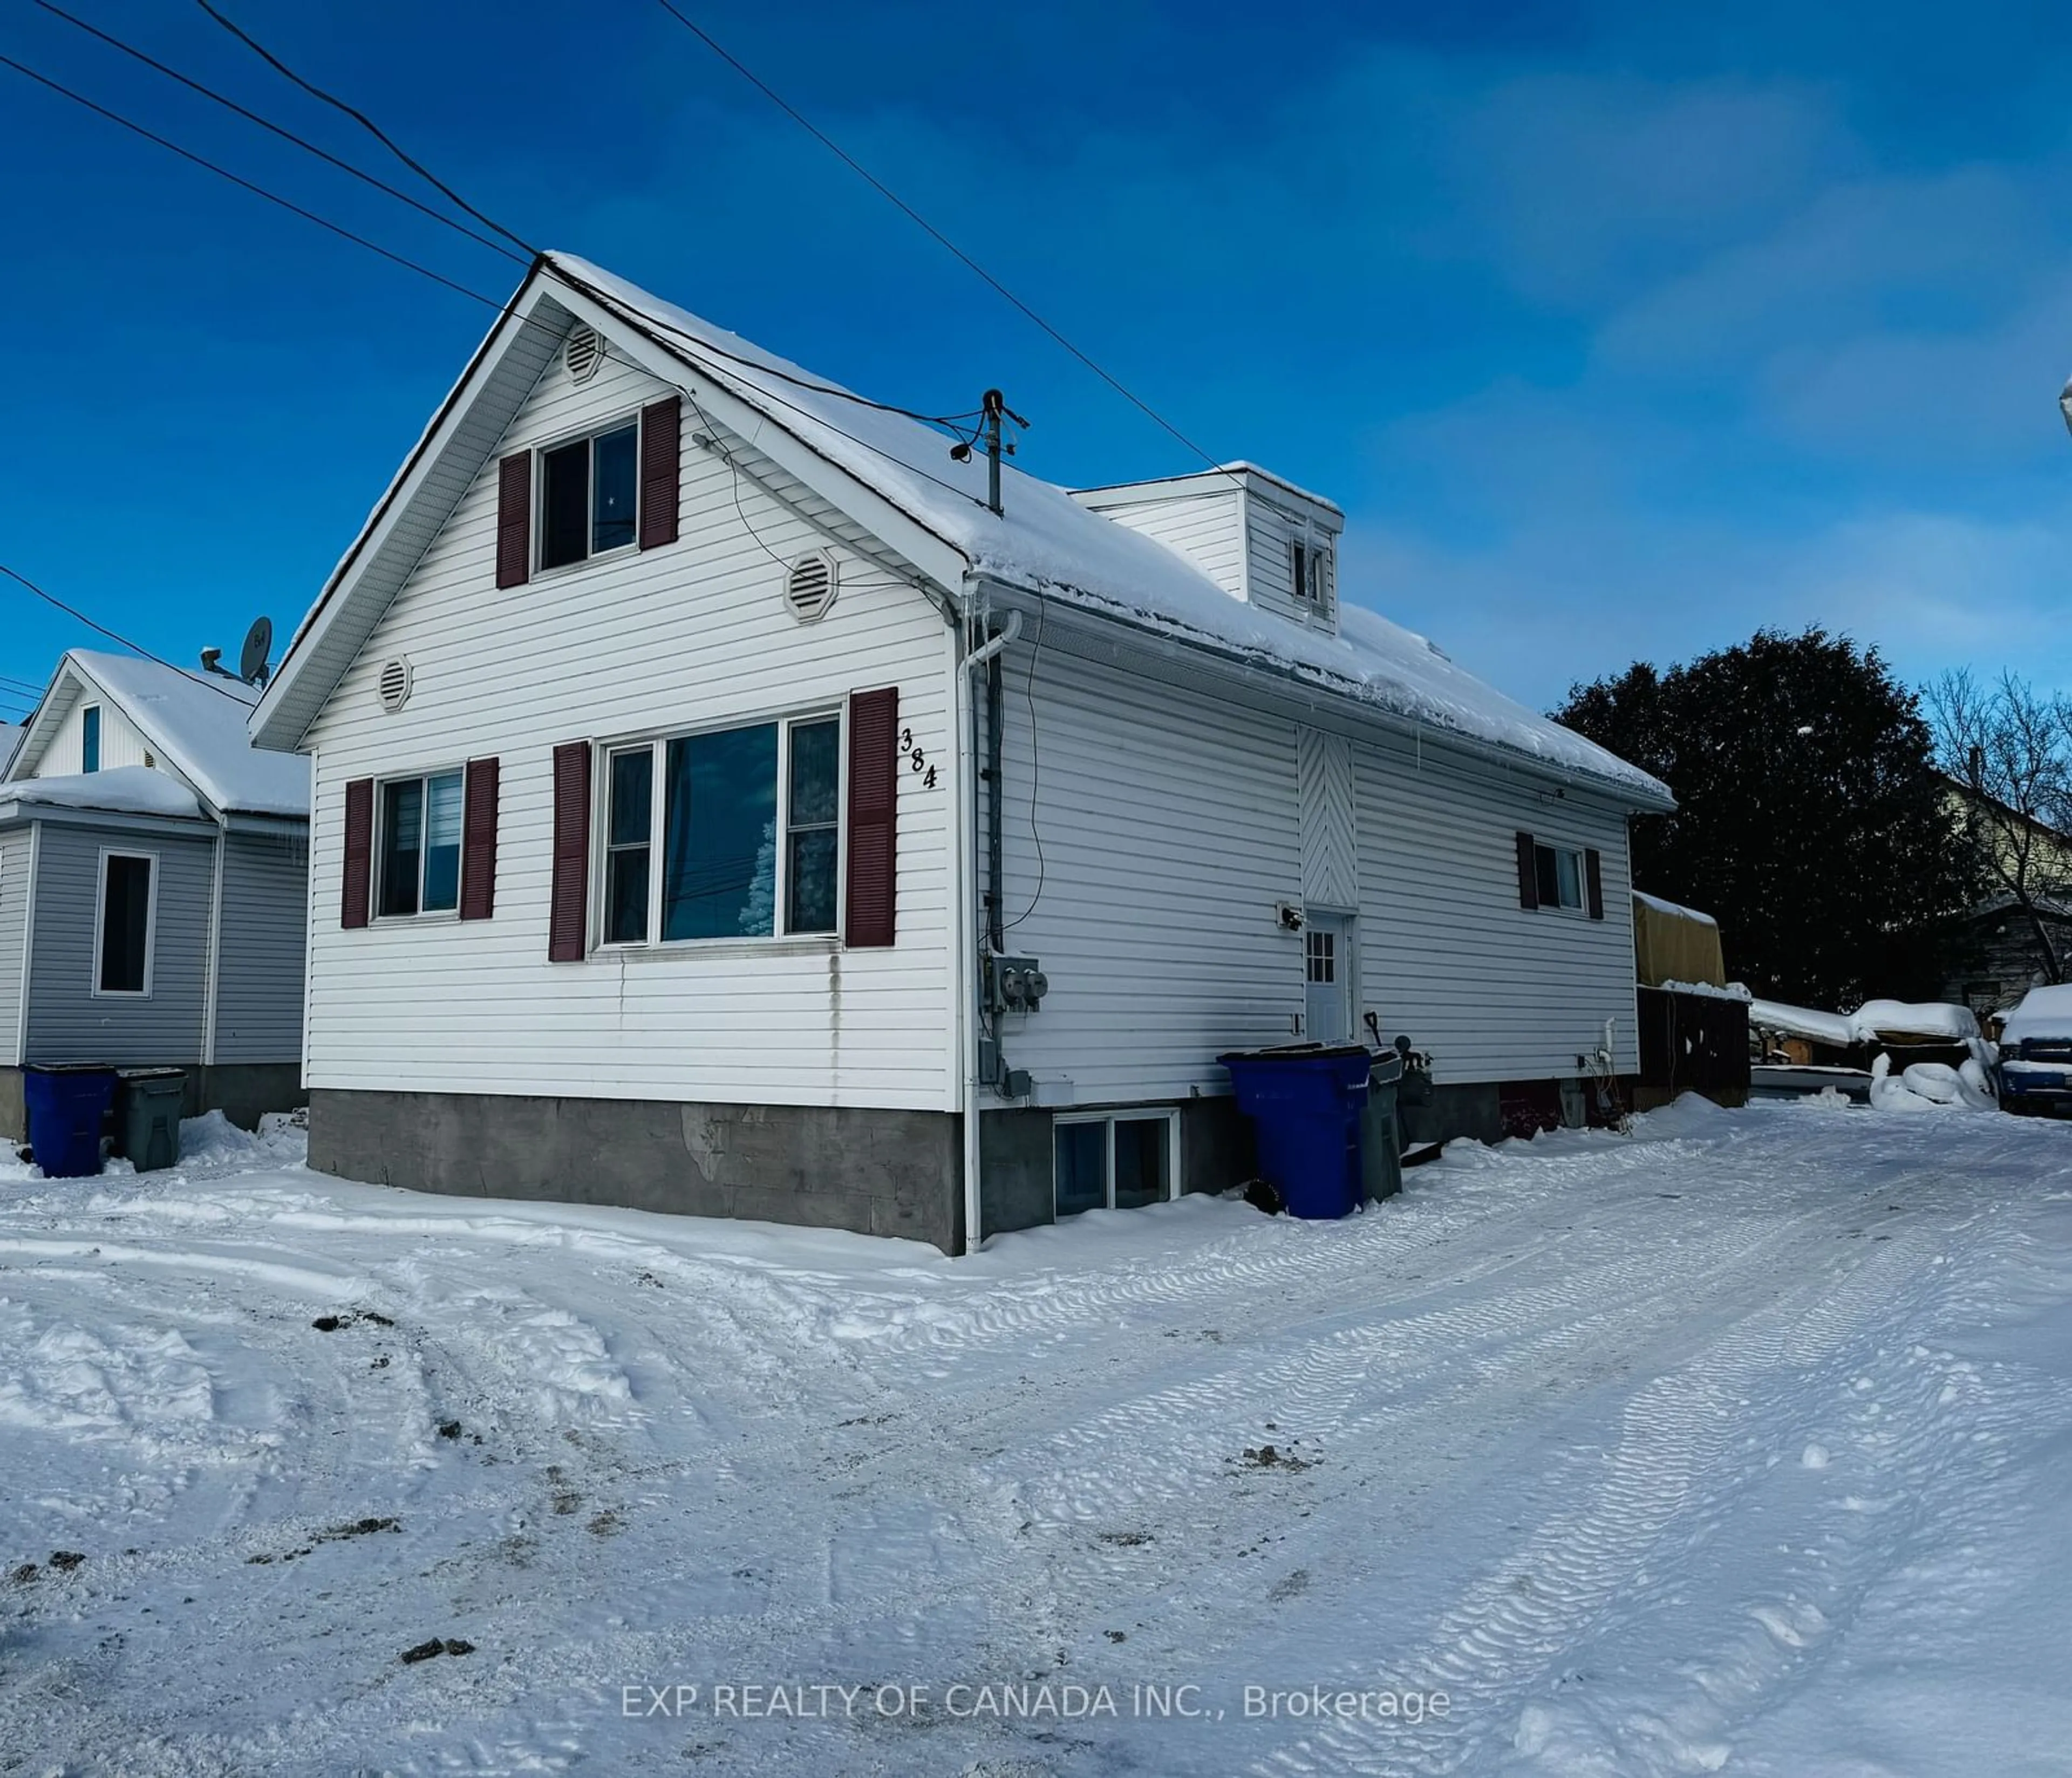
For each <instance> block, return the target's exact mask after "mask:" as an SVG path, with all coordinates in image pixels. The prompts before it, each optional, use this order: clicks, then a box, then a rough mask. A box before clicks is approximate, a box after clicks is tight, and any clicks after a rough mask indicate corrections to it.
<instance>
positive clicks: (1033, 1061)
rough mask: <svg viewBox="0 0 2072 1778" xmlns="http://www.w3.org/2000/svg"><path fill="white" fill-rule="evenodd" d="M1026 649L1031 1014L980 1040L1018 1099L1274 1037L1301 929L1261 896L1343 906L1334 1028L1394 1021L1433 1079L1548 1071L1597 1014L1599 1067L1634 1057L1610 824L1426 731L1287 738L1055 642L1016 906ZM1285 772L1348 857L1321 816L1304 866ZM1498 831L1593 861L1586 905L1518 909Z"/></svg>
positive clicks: (1386, 1033) (1167, 1072) (1041, 673)
mask: <svg viewBox="0 0 2072 1778" xmlns="http://www.w3.org/2000/svg"><path fill="white" fill-rule="evenodd" d="M1006 660H1007V663H1008V670H1007V674H1006V701H1005V710H1006V713H1007V718H1008V720H1007V730H1006V746H1005V758H1004V763H1005V784H1006V800H1005V822H1004V830H1003V835H1002V839H1003V845H1004V849H1005V861H1006V879H1007V881H1006V890H1005V917H1006V920H1007V921H1008V922H1009V928H1008V931H1007V933H1006V945H1007V949H1008V950H1009V952H1011V953H1014V954H1016V955H1028V956H1034V957H1037V958H1038V960H1039V961H1041V963H1042V967H1043V970H1044V973H1045V974H1046V976H1047V977H1049V979H1050V993H1049V994H1048V995H1047V996H1046V998H1045V999H1044V1001H1043V1003H1042V1006H1041V1008H1040V1009H1039V1010H1037V1011H1035V1012H1034V1013H1029V1014H1021V1013H1009V1014H1006V1015H1003V1016H1002V1017H1001V1020H1000V1036H1001V1043H1002V1045H1003V1047H1004V1048H1005V1052H1006V1056H1007V1060H1008V1061H1009V1064H1011V1065H1012V1066H1013V1067H1015V1068H1026V1069H1027V1070H1029V1071H1030V1073H1031V1074H1032V1076H1034V1081H1035V1084H1036V1086H1037V1089H1038V1096H1039V1097H1046V1098H1047V1099H1048V1101H1049V1102H1053V1103H1058V1104H1060V1105H1103V1104H1108V1105H1114V1104H1127V1103H1129V1102H1132V1101H1154V1100H1158V1099H1172V1098H1175V1097H1186V1096H1187V1095H1188V1094H1189V1093H1190V1092H1192V1091H1194V1090H1197V1089H1198V1090H1199V1091H1200V1092H1202V1093H1223V1092H1227V1090H1228V1089H1229V1080H1228V1076H1227V1074H1226V1073H1225V1072H1224V1070H1223V1068H1220V1067H1219V1066H1218V1065H1217V1064H1216V1060H1215V1058H1216V1056H1218V1055H1219V1053H1221V1052H1224V1051H1227V1050H1231V1049H1236V1048H1244V1047H1252V1046H1255V1045H1264V1044H1271V1043H1289V1042H1292V1041H1295V1040H1297V1030H1296V1026H1295V1019H1296V1017H1297V1015H1301V1013H1302V1012H1303V1010H1304V1007H1305V987H1306V982H1305V973H1306V971H1305V945H1304V939H1303V936H1302V935H1301V934H1300V933H1296V932H1286V931H1284V930H1282V929H1281V927H1280V925H1279V924H1278V923H1277V922H1276V919H1275V908H1276V903H1281V902H1287V903H1297V904H1299V903H1301V902H1303V901H1304V900H1305V898H1309V897H1315V896H1316V893H1317V891H1319V890H1322V891H1326V892H1327V893H1329V894H1330V896H1331V897H1332V898H1333V899H1334V900H1336V899H1338V898H1339V897H1343V901H1342V905H1343V906H1344V907H1345V908H1346V910H1347V911H1348V912H1355V913H1356V914H1357V916H1358V922H1359V924H1358V933H1357V940H1356V942H1355V943H1353V945H1352V946H1351V949H1352V951H1353V953H1354V956H1353V962H1354V965H1355V967H1356V969H1357V970H1358V979H1357V981H1356V982H1355V985H1354V986H1355V990H1356V991H1355V996H1354V1001H1353V1009H1352V1010H1353V1015H1354V1019H1355V1030H1354V1035H1355V1038H1356V1039H1365V1038H1366V1035H1367V1033H1366V1031H1365V1029H1364V1025H1363V1023H1362V1015H1363V1014H1364V1013H1365V1012H1366V1011H1367V1010H1370V1009H1371V1010H1373V1011H1374V1012H1375V1015H1376V1017H1377V1019H1378V1020H1379V1023H1380V1025H1381V1030H1382V1036H1383V1040H1384V1042H1385V1041H1387V1039H1391V1038H1393V1037H1394V1036H1395V1035H1396V1033H1397V1032H1398V1031H1404V1032H1407V1033H1408V1035H1410V1037H1411V1038H1412V1040H1413V1041H1414V1042H1415V1043H1416V1044H1417V1045H1418V1046H1419V1047H1421V1048H1428V1049H1430V1050H1432V1051H1433V1052H1434V1053H1435V1055H1436V1056H1437V1077H1438V1078H1439V1079H1440V1080H1441V1081H1445V1082H1464V1081H1494V1080H1547V1079H1553V1078H1560V1077H1564V1076H1573V1075H1574V1074H1576V1073H1577V1072H1578V1070H1577V1064H1576V1058H1577V1056H1578V1055H1579V1054H1584V1053H1587V1052H1590V1051H1592V1050H1594V1049H1595V1048H1596V1047H1597V1045H1598V1044H1599V1043H1601V1042H1602V1041H1603V1039H1604V1023H1605V1019H1608V1018H1609V1019H1614V1020H1615V1021H1616V1022H1617V1023H1616V1027H1615V1046H1616V1050H1617V1054H1618V1064H1619V1066H1620V1067H1621V1068H1626V1069H1630V1068H1633V1067H1634V1066H1635V1065H1637V1064H1636V1060H1635V1056H1636V1050H1635V1043H1634V971H1633V940H1632V928H1631V914H1630V898H1629V896H1628V894H1627V856H1626V827H1625V818H1624V816H1623V814H1622V813H1621V812H1619V811H1618V810H1616V809H1612V808H1610V807H1609V806H1608V805H1599V804H1597V803H1596V802H1594V801H1592V800H1591V799H1590V798H1589V797H1588V796H1585V795H1584V794H1582V793H1581V792H1576V791H1571V792H1568V794H1567V795H1565V796H1557V795H1556V793H1555V792H1554V790H1553V788H1552V786H1550V785H1548V784H1546V783H1545V782H1544V780H1538V779H1534V778H1530V777H1527V776H1524V775H1523V774H1515V775H1514V774H1510V773H1507V772H1503V768H1500V767H1496V766H1492V765H1487V764H1483V763H1470V762H1468V761H1466V760H1464V759H1460V758H1459V757H1458V756H1457V755H1449V754H1445V753H1442V752H1441V751H1438V750H1437V748H1435V747H1433V745H1432V744H1430V743H1426V744H1425V745H1424V747H1423V748H1422V756H1423V758H1422V764H1421V766H1420V763H1419V750H1418V749H1417V748H1416V747H1414V746H1413V745H1412V743H1409V742H1408V741H1407V740H1406V741H1403V742H1400V743H1399V742H1396V741H1394V740H1393V739H1391V740H1389V741H1386V742H1365V741H1360V742H1347V741H1345V740H1343V739H1340V738H1339V737H1337V736H1334V735H1331V734H1329V733H1317V734H1314V735H1312V736H1311V737H1310V738H1309V739H1308V740H1306V741H1305V740H1303V739H1301V731H1300V729H1299V728H1298V726H1297V724H1296V723H1295V722H1293V721H1284V720H1281V719H1278V718H1272V717H1270V716H1267V715H1264V714H1256V713H1254V712H1252V711H1250V710H1245V709H1243V708H1241V707H1239V706H1235V705H1232V704H1230V703H1227V702H1221V701H1219V700H1217V699H1215V698H1212V697H1210V696H1207V695H1205V694H1198V693H1194V692H1190V691H1184V690H1181V689H1174V688H1167V687H1161V686H1160V685H1156V684H1154V683H1153V682H1151V681H1148V680H1145V679H1141V678H1137V677H1129V676H1127V675H1125V674H1124V673H1120V671H1118V670H1116V669H1112V668H1108V667H1106V666H1102V665H1095V664H1093V663H1091V662H1087V661H1083V660H1082V659H1080V658H1079V657H1078V656H1073V655H1068V654H1066V653H1064V652H1063V651H1062V649H1060V648H1057V647H1055V646H1053V647H1050V648H1046V649H1045V650H1044V651H1043V652H1042V653H1041V654H1040V655H1039V656H1038V657H1037V670H1036V721H1037V726H1038V734H1039V735H1040V737H1041V741H1042V773H1041V777H1040V788H1039V792H1038V801H1037V807H1036V816H1037V822H1038V830H1039V832H1040V835H1041V839H1042V863H1041V866H1040V875H1041V880H1042V895H1041V898H1040V899H1038V901H1037V903H1036V906H1035V909H1034V912H1030V913H1028V914H1027V915H1026V918H1024V917H1022V916H1023V915H1024V913H1025V910H1026V909H1028V908H1029V905H1030V898H1031V896H1032V895H1034V892H1035V891H1036V888H1037V884H1038V877H1039V865H1038V856H1037V849H1036V846H1035V844H1034V841H1033V840H1032V838H1031V833H1030V777H1029V745H1028V732H1029V715H1028V708H1029V706H1028V703H1027V701H1026V688H1027V680H1026V672H1027V665H1028V662H1029V660H1030V648H1029V647H1028V646H1027V645H1026V643H1025V644H1023V645H1022V646H1020V647H1017V648H1012V649H1010V650H1009V652H1008V654H1007V656H1006ZM1305 763H1306V765H1307V767H1308V768H1309V772H1311V774H1312V775H1313V776H1312V788H1311V792H1310V796H1311V805H1312V808H1313V810H1316V811H1324V810H1328V809H1330V807H1331V805H1333V804H1334V803H1336V802H1337V801H1338V798H1339V796H1341V794H1342V793H1343V791H1345V790H1349V792H1350V799H1351V811H1352V817H1353V821H1354V822H1355V825H1356V829H1357V832H1356V836H1355V837H1353V838H1352V839H1351V843H1352V845H1353V846H1354V847H1355V855H1354V857H1353V858H1350V859H1346V858H1344V857H1343V855H1342V848H1343V845H1344V843H1345V838H1346V837H1345V836H1342V835H1341V836H1339V837H1338V839H1337V840H1335V841H1334V840H1332V839H1329V838H1325V839H1323V840H1322V843H1319V836H1320V835H1321V833H1322V829H1318V833H1313V834H1312V835H1310V836H1309V839H1310V844H1309V846H1308V848H1307V849H1306V854H1307V855H1306V856H1305V845H1304V840H1305V834H1304V833H1303V831H1302V828H1303V823H1302V821H1301V815H1300V811H1301V808H1302V805H1303V794H1302V785H1301V777H1302V768H1303V766H1304V765H1305ZM1341 774H1344V775H1345V777H1346V778H1349V779H1350V784H1345V783H1344V780H1343V779H1342V777H1341ZM1519 829H1527V830H1531V831H1535V832H1536V833H1540V834H1541V835H1542V836H1543V837H1544V838H1546V839H1548V841H1549V842H1558V843H1560V844H1563V845H1568V846H1576V847H1578V848H1583V847H1590V848H1595V849H1596V850H1598V851H1599V852H1600V853H1601V854H1602V868H1603V872H1604V890H1605V913H1606V916H1607V917H1606V918H1605V919H1604V920H1589V919H1586V918H1583V917H1581V916H1572V915H1571V916H1562V917H1556V918H1549V917H1547V916H1542V915H1536V914H1533V913H1529V912H1526V911H1525V910H1523V909H1522V908H1519V905H1518V866H1517V842H1516V835H1517V833H1518V831H1519ZM1349 879H1350V880H1349ZM1067 1080H1068V1081H1069V1082H1070V1083H1071V1086H1070V1090H1069V1092H1068V1093H1064V1094H1063V1095H1062V1096H1059V1095H1058V1093H1057V1087H1056V1083H1059V1082H1062V1081H1067Z"/></svg>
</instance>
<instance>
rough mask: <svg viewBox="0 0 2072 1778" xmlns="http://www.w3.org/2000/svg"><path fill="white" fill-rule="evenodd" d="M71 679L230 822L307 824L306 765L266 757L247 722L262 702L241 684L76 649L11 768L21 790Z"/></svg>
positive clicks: (54, 679) (62, 709) (63, 707)
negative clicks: (291, 820) (236, 818)
mask: <svg viewBox="0 0 2072 1778" xmlns="http://www.w3.org/2000/svg"><path fill="white" fill-rule="evenodd" d="M68 681H76V682H77V683H78V684H79V685H80V688H81V689H82V691H83V692H84V693H85V694H88V695H89V696H97V697H99V698H101V699H102V700H103V701H105V702H107V703H109V704H112V705H113V706H114V707H115V708H116V709H117V710H119V711H120V712H121V714H122V715H123V716H124V717H125V718H126V719H127V720H128V721H129V723H130V725H131V726H133V727H134V728H135V729H136V731H137V732H138V734H139V735H142V736H143V738H144V739H145V741H146V743H148V744H149V745H150V748H151V750H152V751H153V753H154V755H157V757H158V760H159V763H160V764H161V766H162V767H163V768H165V769H166V771H167V772H170V773H171V775H172V776H174V777H175V778H177V779H179V780H185V782H186V783H187V784H189V785H191V787H192V788H193V790H194V792H195V795H197V796H199V797H200V799H201V800H202V801H203V802H205V803H207V804H208V805H209V806H210V808H211V809H212V812H214V813H217V814H223V815H232V814H236V815H272V816H289V817H294V816H301V817H307V815H308V814H309V812H310V766H309V761H308V760H306V759H300V758H298V757H296V756H294V755H289V754H282V753H264V752H261V751H260V750H259V749H258V748H257V747H253V744H252V739H251V736H250V735H249V732H248V731H247V728H246V724H247V723H248V722H249V720H250V718H251V714H252V710H253V706H255V705H256V704H257V702H259V694H258V693H257V691H256V690H254V689H253V687H251V686H249V685H246V684H245V683H244V682H243V681H241V680H236V679H226V678H222V677H217V676H215V675H212V676H211V677H208V678H206V679H204V678H203V677H201V676H200V675H199V674H198V673H183V672H181V671H180V670H179V669H178V668H175V667H166V666H161V665H159V664H158V662H157V661H146V660H142V659H140V658H138V656H134V655H123V654H109V653H105V652H101V650H98V649H93V648H73V649H71V650H69V651H68V652H67V653H66V655H65V656H64V659H63V660H62V661H60V662H59V663H58V670H57V672H56V673H55V674H53V675H52V676H51V684H50V689H48V690H47V691H46V692H45V693H44V694H43V700H42V702H40V703H39V704H38V705H37V706H36V712H35V715H34V716H33V717H31V718H30V723H29V726H28V728H27V731H26V735H27V739H25V740H24V742H23V744H22V747H21V748H20V750H19V751H18V752H17V753H16V755H15V756H14V760H13V762H12V763H10V765H9V766H8V767H7V768H6V773H7V776H8V777H9V778H10V780H13V781H17V782H19V780H21V779H22V777H23V776H24V775H25V774H26V773H27V771H28V769H29V768H30V767H31V766H32V765H34V764H35V762H36V760H37V759H40V758H41V757H42V755H43V749H44V748H45V747H47V746H49V744H50V742H51V737H52V736H53V735H56V732H57V730H58V726H59V725H60V723H61V722H63V721H64V716H65V714H66V711H67V710H68V709H69V708H70V707H71V706H70V705H69V704H68V703H65V702H63V701H61V700H60V698H59V697H58V695H57V694H58V693H59V692H60V690H61V689H63V688H64V686H65V685H66V684H67V683H68Z"/></svg>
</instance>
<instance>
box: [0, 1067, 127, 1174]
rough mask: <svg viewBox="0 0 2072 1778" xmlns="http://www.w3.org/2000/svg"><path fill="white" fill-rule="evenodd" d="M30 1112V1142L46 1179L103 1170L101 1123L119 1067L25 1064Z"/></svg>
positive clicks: (26, 1100)
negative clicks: (54, 1066)
mask: <svg viewBox="0 0 2072 1778" xmlns="http://www.w3.org/2000/svg"><path fill="white" fill-rule="evenodd" d="M22 1097H23V1101H24V1104H25V1105H26V1107H27V1111H28V1113H29V1146H30V1148H31V1150H34V1151H35V1157H36V1165H37V1166H38V1167H41V1168H42V1169H43V1177H44V1178H45V1179H84V1178H87V1177H88V1175H92V1174H95V1173H98V1172H99V1171H101V1125H102V1124H103V1123H104V1122H106V1121H107V1117H108V1108H109V1105H110V1104H111V1103H112V1102H113V1100H114V1097H115V1070H114V1069H113V1068H39V1067H37V1066H36V1065H35V1064H34V1063H31V1064H30V1065H29V1066H27V1068H23V1070H22Z"/></svg>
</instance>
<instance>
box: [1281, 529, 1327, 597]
mask: <svg viewBox="0 0 2072 1778" xmlns="http://www.w3.org/2000/svg"><path fill="white" fill-rule="evenodd" d="M1289 566H1290V573H1289V586H1291V587H1292V588H1293V591H1294V595H1295V603H1297V605H1299V606H1304V607H1307V608H1308V609H1309V611H1310V612H1311V613H1312V614H1313V615H1317V616H1326V615H1329V614H1330V609H1331V553H1330V550H1329V549H1326V548H1325V547H1324V546H1323V545H1322V544H1318V543H1313V542H1312V541H1309V538H1307V537H1301V536H1298V537H1296V538H1295V540H1294V541H1293V542H1292V543H1291V544H1290V545H1289Z"/></svg>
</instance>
